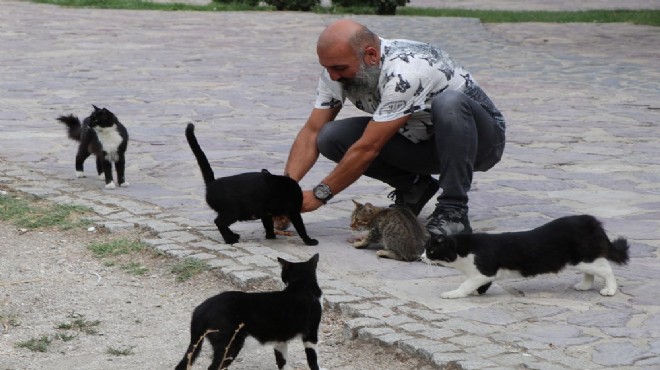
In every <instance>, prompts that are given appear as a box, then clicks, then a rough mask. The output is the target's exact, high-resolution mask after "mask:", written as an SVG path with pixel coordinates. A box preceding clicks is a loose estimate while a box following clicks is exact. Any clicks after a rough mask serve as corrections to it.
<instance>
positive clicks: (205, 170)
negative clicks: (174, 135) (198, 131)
mask: <svg viewBox="0 0 660 370" xmlns="http://www.w3.org/2000/svg"><path fill="white" fill-rule="evenodd" d="M186 139H188V144H189V145H190V149H192V152H193V154H194V155H195V158H197V164H198V165H199V169H200V170H201V171H202V177H204V183H205V184H207V185H208V184H210V183H211V182H213V181H214V180H215V175H214V174H213V169H212V168H211V165H210V164H209V161H208V159H206V155H205V154H204V152H203V151H202V148H200V146H199V143H197V138H196V137H195V125H193V124H192V123H189V124H188V126H186Z"/></svg>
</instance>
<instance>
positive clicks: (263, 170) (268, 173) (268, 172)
mask: <svg viewBox="0 0 660 370" xmlns="http://www.w3.org/2000/svg"><path fill="white" fill-rule="evenodd" d="M261 173H263V174H264V175H270V171H268V170H267V169H265V168H263V169H261Z"/></svg>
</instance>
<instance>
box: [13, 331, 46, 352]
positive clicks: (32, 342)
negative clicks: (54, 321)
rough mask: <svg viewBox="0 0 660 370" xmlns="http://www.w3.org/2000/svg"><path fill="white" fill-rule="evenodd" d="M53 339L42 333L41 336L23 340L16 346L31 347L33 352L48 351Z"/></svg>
mask: <svg viewBox="0 0 660 370" xmlns="http://www.w3.org/2000/svg"><path fill="white" fill-rule="evenodd" d="M52 341H53V340H52V339H51V338H50V337H49V336H47V335H42V336H41V337H39V338H31V339H28V340H26V341H23V342H18V343H16V344H15V346H16V347H18V348H26V349H29V350H30V351H32V352H46V351H48V346H49V345H50V343H51V342H52Z"/></svg>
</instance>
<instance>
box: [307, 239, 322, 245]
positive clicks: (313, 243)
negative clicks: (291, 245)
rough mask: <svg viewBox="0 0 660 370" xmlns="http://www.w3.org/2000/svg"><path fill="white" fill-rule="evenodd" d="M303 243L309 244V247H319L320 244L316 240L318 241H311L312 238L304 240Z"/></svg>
mask: <svg viewBox="0 0 660 370" xmlns="http://www.w3.org/2000/svg"><path fill="white" fill-rule="evenodd" d="M303 241H304V242H305V244H307V245H318V244H319V241H318V240H316V239H311V238H307V239H303Z"/></svg>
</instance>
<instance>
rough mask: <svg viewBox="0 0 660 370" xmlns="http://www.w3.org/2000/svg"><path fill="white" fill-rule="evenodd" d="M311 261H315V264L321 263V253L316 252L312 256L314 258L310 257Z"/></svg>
mask: <svg viewBox="0 0 660 370" xmlns="http://www.w3.org/2000/svg"><path fill="white" fill-rule="evenodd" d="M309 262H313V263H314V266H316V265H317V264H318V263H319V254H318V253H317V254H315V255H313V256H312V258H310V259H309Z"/></svg>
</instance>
